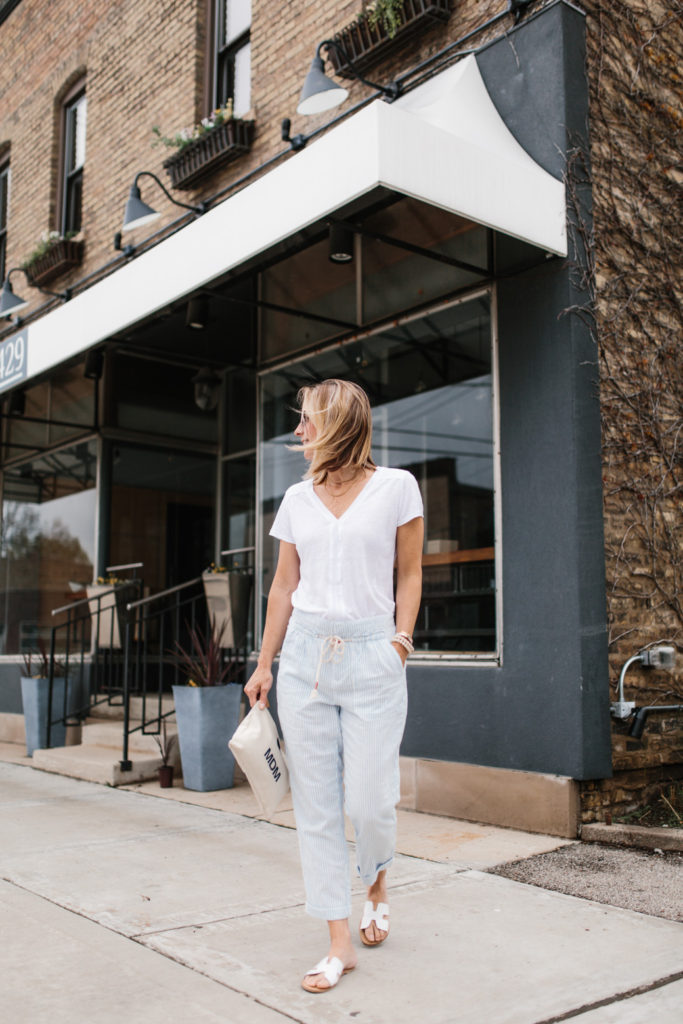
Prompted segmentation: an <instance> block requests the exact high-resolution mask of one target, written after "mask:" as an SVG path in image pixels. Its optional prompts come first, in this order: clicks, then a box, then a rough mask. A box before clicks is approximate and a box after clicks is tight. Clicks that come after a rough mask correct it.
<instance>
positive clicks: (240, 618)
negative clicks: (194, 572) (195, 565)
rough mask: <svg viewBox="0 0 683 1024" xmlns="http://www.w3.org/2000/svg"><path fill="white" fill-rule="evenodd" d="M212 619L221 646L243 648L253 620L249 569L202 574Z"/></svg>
mask: <svg viewBox="0 0 683 1024" xmlns="http://www.w3.org/2000/svg"><path fill="white" fill-rule="evenodd" d="M202 581H203V583H204V594H205V595H206V605H207V608H208V609H209V618H210V619H211V620H212V622H213V624H214V630H215V634H216V636H220V637H221V647H232V648H234V647H242V646H243V645H244V644H245V642H246V637H247V624H248V622H249V599H250V597H251V576H250V575H249V574H248V573H245V572H236V571H234V570H233V571H229V572H205V573H202Z"/></svg>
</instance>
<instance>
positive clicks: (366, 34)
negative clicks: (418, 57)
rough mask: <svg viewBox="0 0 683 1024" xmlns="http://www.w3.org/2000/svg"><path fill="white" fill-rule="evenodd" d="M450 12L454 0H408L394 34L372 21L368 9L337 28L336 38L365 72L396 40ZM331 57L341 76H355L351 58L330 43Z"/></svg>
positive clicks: (412, 33)
mask: <svg viewBox="0 0 683 1024" xmlns="http://www.w3.org/2000/svg"><path fill="white" fill-rule="evenodd" d="M450 14H451V0H405V4H404V7H403V14H402V16H401V24H400V25H399V27H398V29H397V31H396V34H395V35H394V36H393V37H391V36H389V33H388V32H387V30H386V29H385V28H384V26H383V25H381V24H380V23H379V22H378V23H377V24H376V25H374V26H373V25H371V24H370V22H369V20H368V12H367V11H363V13H362V14H361V15H360V16H359V18H358V19H357V20H356V21H352V22H351V24H350V25H347V26H346V28H343V29H342V30H341V32H337V34H336V35H335V36H333V39H334V42H335V43H338V44H339V46H341V48H342V50H344V52H345V53H346V54H347V56H348V58H349V60H350V61H352V63H353V66H354V68H355V69H356V70H357V71H361V72H362V71H365V70H366V69H367V68H369V67H371V66H372V65H373V64H376V63H377V62H378V61H379V60H381V59H382V57H384V56H385V55H386V54H387V53H389V52H390V51H391V50H392V49H393V48H394V45H395V44H400V43H403V42H404V41H405V40H406V39H407V38H409V37H410V36H411V35H417V34H418V33H420V32H422V31H424V30H425V29H427V28H429V27H430V26H431V25H433V24H434V23H435V22H439V21H441V22H443V21H448V19H449V17H450ZM329 59H330V61H331V62H332V66H333V67H334V69H335V71H336V73H337V74H338V75H340V76H341V77H342V78H354V77H355V76H354V74H353V71H352V70H351V68H350V66H349V63H348V61H345V60H344V59H343V57H342V55H341V54H340V53H339V52H338V51H337V50H335V49H334V48H333V47H330V50H329Z"/></svg>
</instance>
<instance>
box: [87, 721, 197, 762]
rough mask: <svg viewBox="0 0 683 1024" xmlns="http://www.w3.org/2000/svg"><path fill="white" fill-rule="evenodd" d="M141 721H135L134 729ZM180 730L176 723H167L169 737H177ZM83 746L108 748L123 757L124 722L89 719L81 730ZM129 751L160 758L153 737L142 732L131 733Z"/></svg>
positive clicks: (132, 725)
mask: <svg viewBox="0 0 683 1024" xmlns="http://www.w3.org/2000/svg"><path fill="white" fill-rule="evenodd" d="M139 724H140V722H139V720H137V721H136V720H135V719H133V721H131V723H130V725H131V727H132V728H135V726H137V725H139ZM177 732H178V728H177V726H176V724H175V722H172V721H167V723H166V734H167V736H174V735H177ZM81 746H83V747H107V748H109V749H110V750H113V751H116V752H117V753H118V755H119V757H120V756H121V750H122V747H123V721H118V722H117V721H113V720H108V721H98V720H97V719H93V718H88V719H86V721H85V722H84V724H83V726H82V728H81ZM128 750H129V753H130V754H131V756H132V755H133V754H142V755H143V756H149V757H158V756H159V747H158V746H157V743H156V740H155V739H154V737H153V736H150V735H143V734H142V732H131V734H130V736H129V737H128Z"/></svg>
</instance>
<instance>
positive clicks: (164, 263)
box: [27, 57, 567, 378]
mask: <svg viewBox="0 0 683 1024" xmlns="http://www.w3.org/2000/svg"><path fill="white" fill-rule="evenodd" d="M378 186H383V187H386V188H388V189H392V190H394V191H397V192H399V193H402V194H405V195H410V196H413V197H414V198H417V199H419V200H422V201H424V202H426V203H430V204H431V205H433V206H437V207H440V208H441V209H444V210H448V211H449V212H451V213H455V214H458V215H460V216H462V217H465V218H467V219H469V220H473V221H475V222H477V223H479V224H485V225H487V226H488V227H492V228H495V229H496V230H499V231H502V232H504V233H506V234H509V235H513V236H515V237H517V238H521V239H523V240H524V241H526V242H530V243H531V244H533V245H536V246H539V247H541V248H543V249H545V250H547V251H549V252H552V253H556V254H558V255H562V256H564V255H566V253H567V243H566V208H565V190H564V185H563V184H562V182H561V181H558V180H556V179H555V178H553V177H552V175H550V174H548V172H547V171H545V170H543V168H541V167H539V165H538V164H536V163H535V162H534V161H533V160H532V158H531V157H530V156H529V155H528V154H527V153H526V152H525V151H524V150H523V149H522V147H521V146H520V145H519V144H518V143H517V142H516V141H515V139H514V138H513V136H512V135H511V133H510V132H509V131H508V129H507V127H506V126H505V124H504V122H503V121H502V119H501V117H500V115H499V114H498V112H497V111H496V109H495V107H494V105H493V103H492V102H491V99H490V97H489V95H488V92H487V91H486V87H485V85H484V83H483V80H482V78H481V75H480V73H479V69H478V66H477V63H476V60H475V58H474V57H468V58H466V59H465V60H463V61H461V62H460V63H459V64H457V65H455V66H454V67H452V68H448V69H447V70H446V71H444V72H442V73H441V74H440V75H437V76H436V77H435V78H433V79H431V80H430V81H429V82H427V83H425V84H424V85H423V86H420V87H419V88H417V89H415V90H414V91H413V92H411V93H409V94H408V95H406V96H405V97H403V98H402V99H400V100H399V101H397V102H396V103H394V104H392V105H390V104H387V103H385V102H383V101H381V100H376V101H375V102H373V103H371V104H370V105H369V106H367V107H366V108H365V109H363V110H361V111H359V112H358V113H356V114H354V115H353V116H352V117H349V118H348V119H347V120H346V121H344V122H343V123H342V124H340V125H338V126H337V127H336V128H334V129H333V130H331V131H329V132H328V133H327V134H325V135H323V136H322V137H321V138H320V139H318V140H317V141H315V142H313V143H311V144H310V145H309V146H307V147H306V149H304V150H302V151H301V152H299V153H297V154H295V155H292V156H290V158H289V159H288V160H287V161H286V162H284V163H282V164H280V165H279V166H278V167H276V168H275V169H273V170H272V171H270V172H269V173H267V174H264V175H263V177H261V178H258V179H257V180H256V181H254V182H253V183H252V184H251V185H249V186H247V187H246V188H244V189H242V190H241V191H239V192H237V193H236V194H234V195H232V196H230V197H229V198H228V199H226V200H225V201H224V202H223V203H221V204H220V205H218V206H216V207H215V208H213V209H211V210H209V212H208V213H206V214H204V216H202V217H200V218H198V219H197V220H195V221H193V222H192V223H190V224H188V225H187V226H186V227H185V228H183V229H182V230H181V231H179V232H177V233H176V234H174V235H172V236H171V237H169V238H167V239H165V240H164V241H163V242H160V243H159V244H158V245H156V246H155V247H154V248H153V249H150V250H148V251H147V252H145V253H143V254H142V255H141V256H139V257H137V258H136V259H134V260H132V261H131V262H130V263H128V264H127V265H126V266H124V267H121V269H120V270H117V271H116V272H115V273H113V274H111V275H110V276H109V277H107V278H105V279H104V280H102V281H100V282H98V283H97V284H95V285H93V286H92V287H91V288H89V289H87V290H86V291H84V292H81V293H80V294H79V295H77V296H76V297H75V298H73V299H72V300H71V301H70V302H66V303H64V304H63V305H62V306H60V307H59V308H57V309H54V310H52V311H51V312H49V313H47V314H46V315H45V316H44V317H42V318H41V319H39V320H37V321H35V322H34V323H32V324H30V327H29V348H28V373H27V377H28V378H31V377H35V376H36V375H37V374H40V373H43V372H45V371H46V370H48V369H50V368H51V367H52V366H55V365H56V364H58V363H61V362H63V361H64V360H66V359H69V358H71V357H73V356H75V355H77V354H79V353H81V352H83V351H85V350H87V349H88V348H90V347H91V346H92V345H95V344H97V343H99V342H101V341H103V340H105V339H106V338H109V337H111V336H112V335H114V334H116V333H117V332H119V331H123V330H126V329H127V328H130V327H131V326H132V325H133V324H135V323H137V322H138V321H140V320H141V319H143V318H145V317H148V316H150V314H153V313H155V312H157V311H158V310H160V309H163V308H165V307H166V306H168V304H169V303H171V302H173V301H175V300H177V299H179V298H182V297H183V296H186V295H189V294H191V293H192V292H193V291H195V290H196V289H197V288H201V287H203V286H206V285H207V284H208V283H209V282H211V281H213V280H215V279H216V278H217V277H219V276H220V275H222V274H225V273H226V272H228V271H230V270H232V269H234V268H236V267H238V266H240V265H241V264H243V263H244V262H245V261H247V260H249V259H251V258H253V257H254V256H257V255H259V254H261V253H264V252H266V251H267V250H269V249H271V248H272V247H273V246H274V245H276V244H277V243H279V242H282V241H284V240H286V239H287V238H290V237H291V236H292V235H294V234H295V233H296V232H298V231H300V230H301V229H302V228H305V227H307V226H310V225H311V224H315V223H318V222H320V221H321V220H324V219H325V218H326V217H328V216H330V215H331V214H333V213H334V212H335V211H336V210H339V209H340V208H342V207H344V206H345V205H347V204H348V203H350V202H352V201H353V200H356V199H358V198H359V197H361V196H363V195H366V194H368V193H371V192H372V191H373V190H374V189H376V188H377V187H378ZM123 199H124V197H123V196H122V197H121V202H122V204H123Z"/></svg>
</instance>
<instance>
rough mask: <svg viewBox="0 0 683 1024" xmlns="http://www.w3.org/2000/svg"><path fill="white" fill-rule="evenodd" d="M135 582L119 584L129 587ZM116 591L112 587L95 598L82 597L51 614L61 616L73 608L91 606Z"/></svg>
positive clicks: (129, 581) (54, 609)
mask: <svg viewBox="0 0 683 1024" xmlns="http://www.w3.org/2000/svg"><path fill="white" fill-rule="evenodd" d="M133 582H134V581H133V580H126V581H125V583H119V584H118V586H119V587H121V586H124V587H127V586H128V585H129V583H133ZM87 586H90V584H87ZM115 591H116V587H111V589H110V590H102V591H100V593H99V594H97V595H95V596H94V597H80V598H79V599H78V601H72V603H71V604H65V605H62V607H61V608H53V609H52V612H51V614H52V615H59V614H60V612H68V611H70V609H71V608H78V607H79V605H82V604H90V602H91V601H98V600H99V599H100V598H101V597H106V596H107V594H113V593H115Z"/></svg>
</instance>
